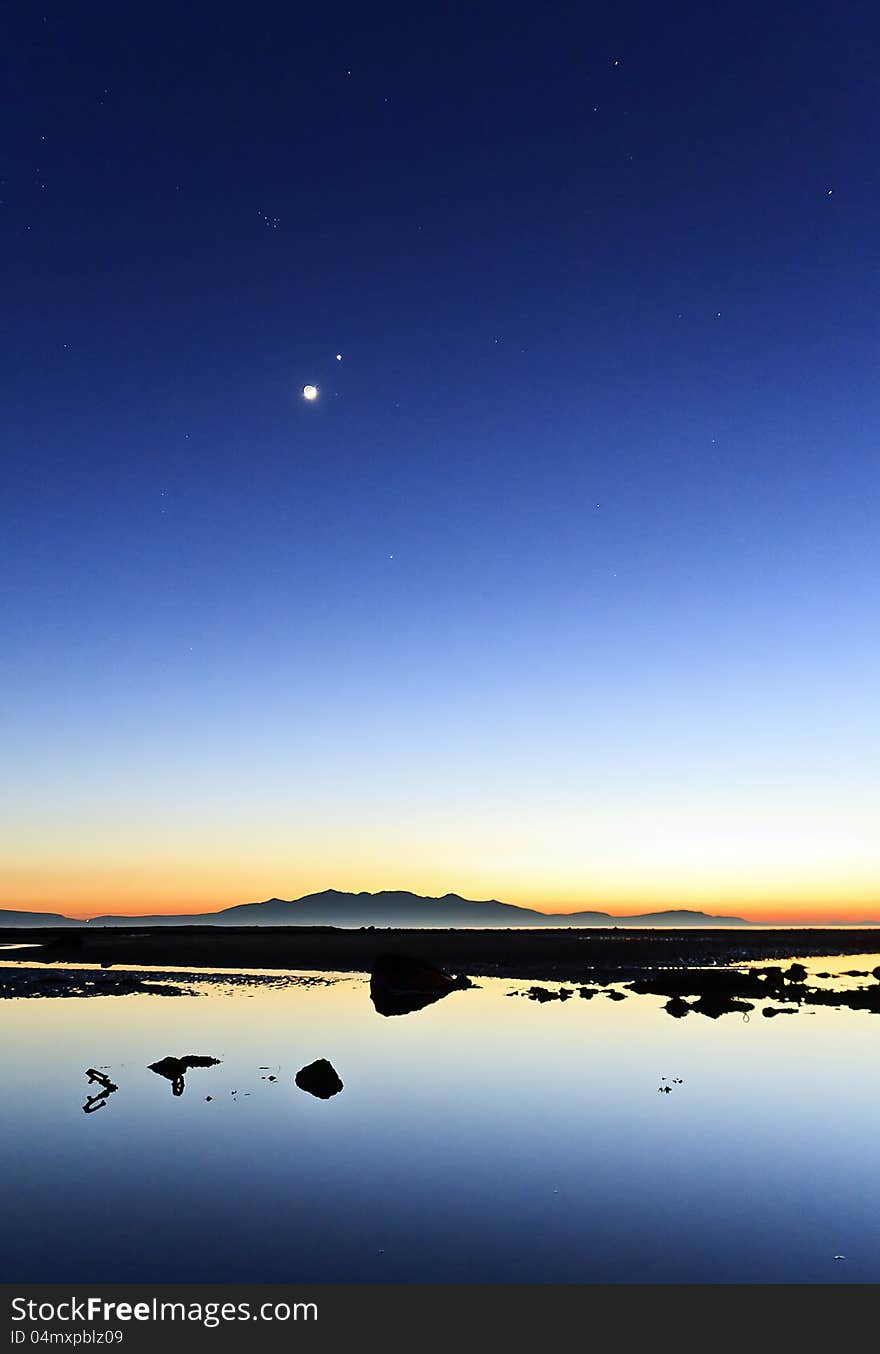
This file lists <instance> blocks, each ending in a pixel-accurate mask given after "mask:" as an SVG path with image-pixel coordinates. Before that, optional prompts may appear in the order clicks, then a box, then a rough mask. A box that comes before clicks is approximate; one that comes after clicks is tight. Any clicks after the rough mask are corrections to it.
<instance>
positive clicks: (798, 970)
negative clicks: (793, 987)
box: [785, 964, 807, 983]
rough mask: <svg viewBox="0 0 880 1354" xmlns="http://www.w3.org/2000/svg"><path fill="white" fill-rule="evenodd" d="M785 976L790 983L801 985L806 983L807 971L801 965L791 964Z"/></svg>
mask: <svg viewBox="0 0 880 1354" xmlns="http://www.w3.org/2000/svg"><path fill="white" fill-rule="evenodd" d="M785 976H786V978H787V979H788V981H789V982H790V983H803V982H805V981H806V977H807V970H806V969H805V968H804V966H803V964H792V965H791V967H790V968H787V969H786V970H785Z"/></svg>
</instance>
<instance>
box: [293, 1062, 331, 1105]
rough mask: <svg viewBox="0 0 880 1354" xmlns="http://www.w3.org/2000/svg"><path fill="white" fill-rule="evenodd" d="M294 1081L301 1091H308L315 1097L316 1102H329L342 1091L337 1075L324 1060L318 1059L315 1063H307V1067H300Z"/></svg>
mask: <svg viewBox="0 0 880 1354" xmlns="http://www.w3.org/2000/svg"><path fill="white" fill-rule="evenodd" d="M294 1080H295V1082H296V1084H297V1086H298V1087H299V1089H300V1090H301V1091H308V1093H309V1095H313V1096H316V1097H317V1099H318V1100H329V1099H330V1097H331V1096H333V1095H338V1094H339V1092H340V1091H341V1090H342V1081H341V1079H340V1077H339V1073H338V1072H337V1071H336V1068H335V1067H334V1066H333V1064H332V1063H329V1062H328V1061H327V1059H326V1058H318V1060H317V1061H316V1062H313V1063H309V1065H308V1067H301V1068H300V1070H299V1071H298V1072H297V1074H296V1076H295V1078H294Z"/></svg>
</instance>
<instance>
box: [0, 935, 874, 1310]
mask: <svg viewBox="0 0 880 1354" xmlns="http://www.w3.org/2000/svg"><path fill="white" fill-rule="evenodd" d="M844 963H845V964H846V969H844V968H843V964H844ZM804 966H805V969H806V974H805V976H803V977H799V976H798V975H797V973H795V975H790V974H789V975H786V974H785V969H788V968H791V967H792V966H791V963H790V961H788V962H787V963H786V964H784V965H782V966H779V967H781V968H782V970H783V976H782V978H781V979H777V978H772V977H771V978H770V979H769V986H767V987H766V988H765V986H764V984H767V983H768V979H767V978H766V977H764V978H760V979H758V978H755V976H754V974H751V976H750V975H749V971H743V973H741V974H739V978H742V977H743V975H745V978H746V980H747V982H749V983H751V982H760V983H761V984H762V986H761V989H760V994H757V995H752V996H749V995H742V992H741V988H740V987H737V986H736V984H735V985H734V987H733V988H730V989H728V991H727V998H729V1000H731V1001H741V1002H743V1003H747V1004H749V1005H750V1006H751V1008H752V1009H751V1011H746V1012H742V1011H739V1010H734V1011H730V1012H728V1013H726V1014H722V1015H719V1016H715V1017H714V1018H711V1019H706V1018H704V1019H700V1018H699V1016H700V1013H701V1012H700V1005H699V1003H700V1002H701V1001H702V998H703V996H704V995H705V993H701V989H700V987H699V986H698V987H697V988H696V989H694V988H693V979H691V980H690V982H689V986H690V988H691V990H688V991H684V992H681V993H680V994H676V993H675V992H672V993H670V992H667V991H638V990H635V985H634V984H629V985H618V984H613V983H612V984H598V985H597V984H595V983H591V984H588V985H585V987H584V989H583V991H581V989H579V988H578V987H577V986H574V987H572V986H571V985H569V987H568V988H567V989H566V990H567V991H568V992H569V993H570V996H568V997H566V998H562V999H559V997H558V996H551V997H550V999H548V1000H545V999H542V998H539V997H533V998H532V999H531V1000H529V999H520V1000H508V998H509V997H510V996H511V995H512V994H517V995H518V996H520V997H521V998H528V996H529V993H530V989H533V988H534V987H535V986H536V984H533V983H527V982H521V983H516V982H512V981H507V980H498V979H479V980H478V981H479V985H478V986H477V987H474V988H473V989H471V990H467V991H465V990H461V991H453V992H451V993H449V995H448V996H447V997H446V998H445V999H444V1000H442V1001H437V1002H434V1003H432V1004H430V1005H428V1006H426V1007H424V1008H423V1009H421V1010H418V1011H415V1012H414V1013H412V1014H409V1015H405V1016H403V1017H401V1018H400V1019H394V1020H388V1019H385V1018H384V1017H382V1016H381V1015H379V1014H378V1012H377V1011H376V1010H375V1009H374V1006H373V1003H372V1002H371V1000H370V989H369V984H368V981H367V979H365V978H364V977H360V976H351V975H348V976H343V975H338V976H334V979H333V981H332V982H309V983H308V984H300V983H297V982H295V981H291V982H281V983H271V984H268V985H262V984H261V983H255V982H251V983H250V984H247V985H245V984H243V983H238V982H235V981H232V980H230V981H225V980H220V979H216V980H204V979H202V978H200V977H199V976H198V975H194V974H193V975H190V974H187V975H186V979H185V983H183V982H182V981H181V979H180V975H175V978H174V980H169V981H168V983H167V984H166V985H165V986H170V987H177V988H180V987H185V988H187V989H188V988H189V987H190V986H191V987H192V989H193V991H195V992H196V993H197V994H198V1000H194V999H193V998H192V997H191V996H189V995H186V994H185V992H184V994H183V995H173V996H163V997H161V998H160V997H159V995H158V991H157V990H156V989H155V988H153V990H149V989H147V990H145V989H143V988H141V989H139V990H136V991H132V992H129V993H127V994H126V993H119V992H118V991H117V993H116V994H115V995H97V996H89V997H83V996H68V997H67V998H66V999H64V1000H53V999H42V1000H40V999H32V998H29V999H20V998H11V999H9V1000H7V1001H4V1002H2V1015H3V1019H4V1026H5V1028H4V1034H5V1038H4V1041H3V1047H2V1053H0V1059H2V1072H3V1077H4V1082H5V1084H6V1085H15V1086H16V1090H17V1095H16V1099H15V1101H14V1102H12V1101H8V1102H7V1107H6V1113H5V1114H4V1115H3V1117H2V1120H0V1151H2V1153H3V1161H4V1165H5V1188H4V1205H5V1210H4V1212H5V1222H6V1225H5V1226H4V1228H3V1230H2V1234H0V1273H2V1274H3V1275H4V1277H5V1278H6V1279H7V1280H8V1281H23V1282H28V1281H30V1282H35V1281H40V1280H43V1281H55V1282H60V1281H66V1282H97V1281H102V1282H114V1281H118V1282H124V1281H130V1282H131V1281H138V1280H140V1281H144V1282H150V1281H162V1280H166V1281H174V1280H178V1281H183V1280H192V1281H200V1282H210V1281H212V1280H214V1281H219V1282H223V1281H233V1280H240V1281H260V1280H262V1281H266V1282H285V1281H303V1282H308V1281H316V1280H349V1281H362V1282H376V1281H384V1280H390V1281H430V1280H439V1281H448V1280H459V1281H470V1282H475V1281H486V1282H500V1281H509V1282H517V1283H527V1282H530V1281H531V1282H552V1281H560V1282H639V1281H641V1282H722V1283H734V1282H745V1283H749V1282H806V1283H826V1282H827V1283H841V1282H848V1283H869V1282H870V1283H874V1282H877V1281H878V1280H880V1169H878V1167H880V1147H878V1142H877V1132H876V1125H877V1122H878V1118H880V1076H878V1074H877V1040H878V1035H880V1021H878V1020H877V1019H876V1018H875V1015H874V1013H873V1007H861V1008H860V1007H859V1006H858V1005H857V1006H856V1007H855V1008H853V1006H852V1005H844V1006H841V1005H837V1004H825V1003H824V1002H823V1001H822V1000H821V998H822V996H823V994H825V995H830V996H835V995H837V994H839V993H840V992H841V991H849V992H851V993H852V994H855V995H856V996H857V997H858V1000H859V1001H862V1000H865V999H866V998H865V997H864V994H865V993H868V992H873V990H874V989H876V988H878V987H880V984H878V983H877V979H876V976H875V975H874V969H875V968H878V967H880V960H878V958H877V956H847V957H846V959H845V960H843V961H842V960H840V959H839V958H835V959H827V958H826V959H824V960H817V961H804ZM772 967H773V966H771V965H764V966H762V971H766V970H769V969H770V968H772ZM53 972H55V971H54V970H53ZM821 975H826V976H821ZM840 975H844V976H842V977H841V976H840ZM275 976H276V977H277V975H275ZM666 976H668V975H666ZM150 980H151V981H152V982H154V983H158V984H160V985H161V984H162V979H161V975H159V974H155V973H154V974H152V975H151V979H150ZM738 981H739V979H737V982H738ZM774 984H776V986H774ZM543 990H544V991H546V992H548V993H551V994H553V993H559V992H560V991H561V990H562V988H561V986H560V985H559V984H546V985H543ZM602 992H605V993H606V994H607V995H610V994H612V993H617V994H620V995H622V994H625V995H626V996H627V998H628V999H627V1000H624V1001H620V1002H616V1001H612V1000H596V999H593V998H598V997H600V996H601V994H602ZM860 993H861V994H863V995H862V996H861V997H859V994H860ZM587 994H588V995H587ZM765 994H769V995H765ZM811 994H812V995H811ZM715 995H716V996H717V997H718V999H719V1000H720V999H721V997H723V996H724V995H725V993H724V992H723V991H722V990H721V989H719V990H718V991H717V992H716V994H715ZM582 997H583V998H585V999H582ZM814 998H819V999H814ZM675 1000H678V1001H680V1002H682V1003H683V1004H684V1005H685V1006H686V1007H687V1008H688V1013H687V1014H688V1018H687V1019H670V1015H671V1014H672V1012H670V1011H669V1004H670V1003H671V1002H673V1001H675ZM765 1008H771V1009H774V1010H779V1011H793V1012H795V1013H796V1014H797V1015H798V1019H795V1020H777V1019H754V1018H751V1019H749V1016H750V1015H751V1016H752V1017H754V1016H755V1015H759V1014H760V1013H761V1012H764V1011H765ZM703 1014H704V1015H708V1014H709V1012H708V1011H704V1012H703ZM169 1048H172V1049H173V1048H177V1049H181V1048H184V1049H186V1048H189V1049H208V1050H210V1055H209V1054H207V1053H204V1054H201V1053H196V1054H181V1055H169V1054H167V1052H166V1050H168V1049H169ZM316 1068H317V1069H318V1072H317V1073H315V1071H314V1069H316ZM84 1069H87V1071H85V1076H86V1077H87V1079H88V1086H89V1087H90V1090H91V1094H90V1095H89V1097H88V1099H87V1101H86V1105H88V1104H89V1102H90V1101H92V1102H93V1103H94V1105H95V1109H94V1110H91V1109H89V1110H86V1113H85V1114H84V1113H82V1112H81V1111H82V1110H84V1109H86V1106H84V1105H83V1103H82V1102H83V1095H82V1088H83V1076H84ZM159 1069H163V1070H159ZM190 1071H192V1073H193V1075H194V1077H195V1078H196V1079H197V1080H196V1081H194V1082H193V1089H195V1086H196V1085H198V1088H199V1093H198V1094H192V1093H190V1094H183V1095H181V1094H180V1093H179V1092H177V1093H174V1094H172V1095H169V1094H168V1090H167V1087H166V1086H163V1084H162V1080H163V1078H165V1079H167V1080H169V1081H170V1082H171V1089H172V1091H173V1092H174V1091H175V1086H176V1085H178V1084H181V1083H183V1082H185V1084H186V1089H187V1091H189V1090H190V1082H189V1076H190ZM157 1073H158V1075H157ZM304 1073H309V1074H310V1075H309V1077H307V1078H306V1080H311V1078H312V1076H316V1077H319V1078H321V1077H323V1080H322V1081H321V1083H320V1084H321V1086H322V1089H323V1090H324V1091H325V1092H327V1091H329V1094H325V1095H323V1096H322V1095H321V1093H320V1091H319V1092H318V1094H316V1093H315V1091H314V1090H312V1089H310V1087H308V1086H306V1087H303V1086H302V1080H303V1074H304ZM331 1077H332V1078H335V1079H336V1082H338V1083H339V1086H338V1089H337V1090H336V1091H332V1090H331V1089H330V1088H331V1087H332V1086H334V1085H335V1084H336V1083H335V1082H334V1081H332V1080H331ZM343 1082H344V1085H345V1091H344V1094H339V1093H338V1090H339V1089H341V1087H342V1083H343ZM314 1084H315V1085H317V1084H318V1081H315V1082H314ZM303 1090H306V1091H307V1092H308V1093H307V1094H303ZM658 1092H659V1093H658ZM99 1107H100V1108H101V1109H102V1112H101V1113H97V1112H95V1111H96V1110H97V1108H99ZM96 1198H97V1199H99V1201H100V1204H99V1210H100V1218H99V1222H100V1225H99V1226H95V1227H94V1228H91V1229H89V1231H88V1232H87V1233H86V1234H82V1233H79V1234H77V1235H75V1236H74V1235H73V1234H72V1232H71V1230H70V1228H69V1227H68V1226H67V1225H66V1219H69V1217H70V1216H71V1215H75V1214H76V1213H77V1212H80V1211H86V1210H87V1211H89V1213H90V1215H91V1214H93V1213H94V1208H95V1203H94V1201H95V1199H96ZM172 1214H173V1218H174V1226H173V1228H169V1226H168V1218H169V1216H170V1215H172ZM841 1257H845V1258H841Z"/></svg>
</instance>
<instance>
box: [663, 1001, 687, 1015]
mask: <svg viewBox="0 0 880 1354" xmlns="http://www.w3.org/2000/svg"><path fill="white" fill-rule="evenodd" d="M663 1009H664V1010H665V1011H666V1013H667V1014H668V1015H671V1016H674V1017H675V1019H676V1020H681V1018H682V1016H686V1015H687V1013H688V1011H689V1010H690V1009H691V1008H690V1006H689V1005H688V1003H687V1002H686V1001H685V1000H684V998H683V997H670V998H669V1001H668V1002H667V1003H666V1005H665V1006H664V1008H663Z"/></svg>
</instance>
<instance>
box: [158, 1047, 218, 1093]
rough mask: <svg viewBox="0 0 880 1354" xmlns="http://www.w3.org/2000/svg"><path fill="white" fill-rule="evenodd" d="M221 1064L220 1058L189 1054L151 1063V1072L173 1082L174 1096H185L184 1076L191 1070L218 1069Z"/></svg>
mask: <svg viewBox="0 0 880 1354" xmlns="http://www.w3.org/2000/svg"><path fill="white" fill-rule="evenodd" d="M219 1062H220V1059H219V1058H207V1057H205V1056H204V1055H203V1054H201V1053H187V1055H186V1057H184V1058H172V1057H168V1058H161V1059H160V1060H159V1062H157V1063H150V1067H149V1070H150V1071H151V1072H155V1073H156V1075H157V1076H160V1077H164V1078H165V1080H166V1081H170V1082H171V1091H172V1094H173V1095H183V1089H184V1076H185V1074H186V1073H187V1072H188V1071H189V1070H190V1068H192V1067H216V1066H217V1064H218V1063H219Z"/></svg>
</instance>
